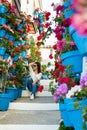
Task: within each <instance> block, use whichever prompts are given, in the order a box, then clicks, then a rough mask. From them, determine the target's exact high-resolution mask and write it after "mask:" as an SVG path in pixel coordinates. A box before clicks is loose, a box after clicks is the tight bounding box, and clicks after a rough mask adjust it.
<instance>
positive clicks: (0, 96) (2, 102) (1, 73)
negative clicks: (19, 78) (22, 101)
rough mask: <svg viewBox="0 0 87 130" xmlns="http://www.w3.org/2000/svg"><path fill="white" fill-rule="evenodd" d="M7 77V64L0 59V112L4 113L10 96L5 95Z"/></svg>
mask: <svg viewBox="0 0 87 130" xmlns="http://www.w3.org/2000/svg"><path fill="white" fill-rule="evenodd" d="M7 75H8V62H7V61H6V60H3V59H2V58H1V59H0V110H1V111H6V110H8V108H9V103H10V98H11V95H10V94H8V93H6V87H7V86H6V82H7Z"/></svg>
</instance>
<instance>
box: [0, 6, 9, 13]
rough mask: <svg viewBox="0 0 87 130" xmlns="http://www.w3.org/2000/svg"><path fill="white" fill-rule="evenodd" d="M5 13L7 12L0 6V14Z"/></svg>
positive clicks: (4, 7)
mask: <svg viewBox="0 0 87 130" xmlns="http://www.w3.org/2000/svg"><path fill="white" fill-rule="evenodd" d="M6 11H7V8H6V6H4V5H0V14H4V13H6Z"/></svg>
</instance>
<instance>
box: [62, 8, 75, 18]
mask: <svg viewBox="0 0 87 130" xmlns="http://www.w3.org/2000/svg"><path fill="white" fill-rule="evenodd" d="M74 13H75V10H73V9H71V8H70V7H69V8H66V9H64V16H65V18H70V17H71V16H72V15H73V14H74Z"/></svg>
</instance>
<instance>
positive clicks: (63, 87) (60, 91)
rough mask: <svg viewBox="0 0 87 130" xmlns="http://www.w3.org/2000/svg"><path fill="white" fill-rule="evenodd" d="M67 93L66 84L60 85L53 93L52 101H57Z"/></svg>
mask: <svg viewBox="0 0 87 130" xmlns="http://www.w3.org/2000/svg"><path fill="white" fill-rule="evenodd" d="M67 92H68V86H67V84H65V83H63V84H61V85H60V86H59V87H58V88H57V89H56V91H55V92H54V100H55V101H58V100H59V99H60V98H63V96H64V95H65V94H66V93H67Z"/></svg>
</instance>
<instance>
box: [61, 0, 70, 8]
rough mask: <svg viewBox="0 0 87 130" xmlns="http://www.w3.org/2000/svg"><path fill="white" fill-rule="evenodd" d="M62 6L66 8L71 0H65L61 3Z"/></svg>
mask: <svg viewBox="0 0 87 130" xmlns="http://www.w3.org/2000/svg"><path fill="white" fill-rule="evenodd" d="M63 5H64V7H65V8H67V7H69V6H70V5H71V0H67V1H66V2H64V3H63Z"/></svg>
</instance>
